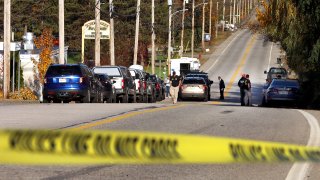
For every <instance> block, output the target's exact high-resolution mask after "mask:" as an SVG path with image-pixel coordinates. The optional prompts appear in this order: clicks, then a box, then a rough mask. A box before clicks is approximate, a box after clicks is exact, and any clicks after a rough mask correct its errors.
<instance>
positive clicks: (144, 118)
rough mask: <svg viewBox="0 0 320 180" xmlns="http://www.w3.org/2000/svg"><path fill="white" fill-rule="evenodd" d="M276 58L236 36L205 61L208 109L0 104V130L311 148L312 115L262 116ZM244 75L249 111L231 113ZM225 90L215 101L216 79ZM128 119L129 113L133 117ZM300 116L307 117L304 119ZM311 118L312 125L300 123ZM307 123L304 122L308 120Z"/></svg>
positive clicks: (145, 173)
mask: <svg viewBox="0 0 320 180" xmlns="http://www.w3.org/2000/svg"><path fill="white" fill-rule="evenodd" d="M279 53H280V50H279V48H278V46H277V44H273V43H270V42H266V41H264V38H263V36H261V35H258V34H252V33H251V32H250V31H249V30H246V29H242V30H239V31H237V32H235V33H234V34H233V35H232V36H231V37H230V38H229V39H228V40H226V41H225V42H224V43H223V44H222V45H221V46H219V47H218V48H217V50H216V52H214V53H213V54H212V56H211V57H210V59H209V60H208V62H207V64H205V65H203V67H202V68H203V70H205V71H207V72H208V73H209V75H210V77H211V79H212V80H214V81H215V83H214V85H213V88H212V97H213V98H212V100H211V101H209V102H195V101H192V102H179V103H178V105H172V104H171V101H170V100H169V99H166V100H165V101H163V102H160V103H156V104H17V105H16V104H0V115H1V116H0V124H1V128H30V129H68V128H76V129H99V130H109V129H111V130H131V131H151V132H167V133H183V134H194V135H209V136H223V137H231V138H245V139H253V140H266V141H276V142H285V143H294V144H301V145H307V144H309V145H316V146H319V144H318V143H319V141H318V139H319V138H320V135H319V134H318V133H319V123H318V121H319V120H320V113H319V111H299V110H297V109H286V108H262V107H258V105H259V104H260V103H261V90H262V86H263V84H264V82H265V78H266V75H264V74H263V72H264V70H267V68H268V67H270V66H275V65H276V64H275V60H276V57H278V56H279ZM242 73H246V74H250V79H251V82H252V83H253V97H254V98H253V104H254V107H241V106H239V89H238V87H237V81H238V79H239V78H240V75H241V74H242ZM218 76H221V77H222V78H223V79H224V80H225V83H226V86H227V88H226V99H225V100H224V101H219V100H218V97H219V95H218V88H217V82H218V80H217V77H218ZM136 111H138V112H139V113H135V114H133V115H130V112H136ZM306 114H307V115H306ZM308 115H311V117H313V119H312V118H311V119H310V117H309V116H308ZM308 117H309V118H308ZM318 169H319V165H312V164H303V165H300V164H295V165H293V164H292V163H281V164H229V165H220V164H217V165H106V166H77V167H75V166H45V167H39V166H12V165H11V166H8V165H0V179H54V180H58V179H303V178H308V179H319V178H320V173H319V171H318Z"/></svg>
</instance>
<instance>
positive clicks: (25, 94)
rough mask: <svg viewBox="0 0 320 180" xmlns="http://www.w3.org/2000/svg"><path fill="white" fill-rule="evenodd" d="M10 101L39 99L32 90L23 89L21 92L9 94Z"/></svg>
mask: <svg viewBox="0 0 320 180" xmlns="http://www.w3.org/2000/svg"><path fill="white" fill-rule="evenodd" d="M9 98H10V99H17V100H38V97H37V96H36V95H35V94H34V93H33V91H32V90H31V89H30V88H22V89H21V90H20V93H19V92H14V93H10V94H9Z"/></svg>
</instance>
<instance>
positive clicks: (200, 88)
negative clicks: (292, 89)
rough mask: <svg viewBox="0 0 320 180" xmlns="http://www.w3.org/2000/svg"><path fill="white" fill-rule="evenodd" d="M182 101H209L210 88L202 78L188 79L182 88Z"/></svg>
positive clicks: (184, 81)
mask: <svg viewBox="0 0 320 180" xmlns="http://www.w3.org/2000/svg"><path fill="white" fill-rule="evenodd" d="M179 97H180V99H182V100H183V99H187V98H190V99H191V98H192V99H194V98H196V99H201V100H203V101H205V102H207V101H208V86H207V85H206V81H205V80H204V79H203V78H201V77H187V78H185V79H184V80H183V81H182V85H181V87H180V96H179Z"/></svg>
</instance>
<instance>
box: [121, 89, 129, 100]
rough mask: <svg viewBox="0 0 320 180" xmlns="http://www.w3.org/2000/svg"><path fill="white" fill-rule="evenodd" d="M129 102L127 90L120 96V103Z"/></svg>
mask: <svg viewBox="0 0 320 180" xmlns="http://www.w3.org/2000/svg"><path fill="white" fill-rule="evenodd" d="M128 102H129V95H128V91H127V92H126V93H125V94H124V95H123V96H122V103H128Z"/></svg>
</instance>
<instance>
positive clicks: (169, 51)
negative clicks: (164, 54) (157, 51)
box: [167, 0, 172, 75]
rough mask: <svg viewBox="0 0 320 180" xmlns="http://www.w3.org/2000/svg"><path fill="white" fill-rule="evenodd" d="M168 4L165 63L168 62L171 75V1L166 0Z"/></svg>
mask: <svg viewBox="0 0 320 180" xmlns="http://www.w3.org/2000/svg"><path fill="white" fill-rule="evenodd" d="M168 5H169V29H168V31H169V32H168V33H169V35H168V59H167V63H168V70H169V75H171V64H170V63H171V16H172V14H171V8H172V7H171V6H172V1H171V0H169V1H168Z"/></svg>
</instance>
